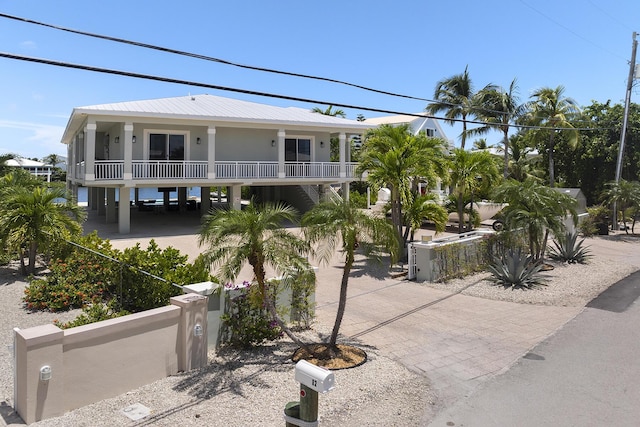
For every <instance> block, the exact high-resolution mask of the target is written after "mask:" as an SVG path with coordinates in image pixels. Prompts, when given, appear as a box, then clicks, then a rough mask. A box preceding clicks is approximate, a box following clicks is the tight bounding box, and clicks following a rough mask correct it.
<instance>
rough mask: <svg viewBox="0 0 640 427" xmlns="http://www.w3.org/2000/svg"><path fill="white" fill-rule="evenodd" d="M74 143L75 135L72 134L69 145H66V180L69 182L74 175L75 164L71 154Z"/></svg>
mask: <svg viewBox="0 0 640 427" xmlns="http://www.w3.org/2000/svg"><path fill="white" fill-rule="evenodd" d="M75 145H76V137H75V136H74V137H73V138H72V139H71V142H70V143H69V145H67V182H70V180H74V179H75V177H76V164H75V159H74V156H73V149H74V147H75ZM67 188H68V187H67ZM76 198H77V197H76Z"/></svg>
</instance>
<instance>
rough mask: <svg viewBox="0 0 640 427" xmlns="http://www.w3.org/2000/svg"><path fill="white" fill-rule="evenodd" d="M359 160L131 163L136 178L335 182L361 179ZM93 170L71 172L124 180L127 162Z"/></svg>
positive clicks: (98, 164)
mask: <svg viewBox="0 0 640 427" xmlns="http://www.w3.org/2000/svg"><path fill="white" fill-rule="evenodd" d="M357 165H358V164H357V163H353V162H349V163H344V164H341V163H337V162H285V163H284V164H283V167H280V164H279V163H278V162H252V161H216V162H215V163H214V164H212V165H210V164H209V163H208V162H206V161H187V160H134V161H132V162H131V179H132V180H134V181H151V182H153V181H159V182H166V181H186V182H189V181H194V182H203V181H211V184H212V185H214V184H215V183H216V182H238V183H241V182H242V181H251V182H259V181H265V182H274V181H279V180H283V179H284V180H290V181H294V180H295V181H313V180H317V181H334V180H354V179H358V176H357V174H356V167H357ZM92 169H93V171H87V170H86V164H85V162H80V163H77V164H76V165H75V168H74V172H73V173H72V175H73V177H74V179H76V180H79V181H87V180H91V179H89V178H88V177H89V176H90V175H91V172H93V178H94V179H93V181H95V182H105V183H106V182H110V183H113V182H117V181H124V180H125V164H124V161H122V160H96V161H95V162H94V164H93V168H92Z"/></svg>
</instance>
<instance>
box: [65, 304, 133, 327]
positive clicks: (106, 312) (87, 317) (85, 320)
mask: <svg viewBox="0 0 640 427" xmlns="http://www.w3.org/2000/svg"><path fill="white" fill-rule="evenodd" d="M115 305H116V304H115V300H111V301H109V303H107V304H104V303H95V304H91V305H88V306H85V307H84V308H83V309H82V314H81V315H79V316H78V317H76V318H75V319H73V320H72V321H70V322H67V323H61V322H60V321H58V320H54V321H53V324H54V325H56V326H57V327H59V328H60V329H69V328H75V327H76V326H82V325H88V324H90V323H95V322H101V321H103V320H107V319H114V318H116V317H120V316H126V315H127V314H130V313H129V312H128V311H124V310H120V311H118V310H117V309H116V308H115Z"/></svg>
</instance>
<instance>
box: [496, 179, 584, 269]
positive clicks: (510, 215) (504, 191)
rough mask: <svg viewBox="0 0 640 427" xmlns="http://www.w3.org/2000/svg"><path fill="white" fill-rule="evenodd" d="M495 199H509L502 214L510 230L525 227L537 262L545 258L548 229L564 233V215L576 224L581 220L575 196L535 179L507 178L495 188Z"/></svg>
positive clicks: (503, 200) (498, 200) (557, 233)
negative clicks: (516, 179)
mask: <svg viewBox="0 0 640 427" xmlns="http://www.w3.org/2000/svg"><path fill="white" fill-rule="evenodd" d="M493 199H494V200H495V201H497V202H503V203H507V206H506V207H505V208H504V209H502V215H503V218H504V223H505V227H506V228H507V229H508V230H516V229H519V228H522V229H524V230H526V232H527V236H528V239H529V252H530V254H531V255H532V257H533V259H534V260H535V261H536V262H542V261H543V257H544V253H545V251H546V248H547V239H548V237H549V233H553V234H554V235H555V236H562V235H564V232H565V224H564V219H565V218H567V217H569V216H570V217H571V218H572V219H573V223H574V224H577V222H578V215H577V213H576V210H575V208H576V205H577V202H576V200H575V199H574V198H573V197H571V196H568V195H566V194H564V193H561V192H559V191H557V190H555V189H553V188H550V187H547V186H545V185H542V184H540V183H538V182H537V181H535V180H532V179H528V180H527V181H525V182H518V181H515V180H509V181H506V182H504V183H503V184H501V185H500V186H499V187H497V188H496V189H495V191H494V194H493Z"/></svg>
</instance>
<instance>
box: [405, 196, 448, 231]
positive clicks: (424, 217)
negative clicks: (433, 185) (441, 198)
mask: <svg viewBox="0 0 640 427" xmlns="http://www.w3.org/2000/svg"><path fill="white" fill-rule="evenodd" d="M436 199H437V196H436V195H435V194H433V193H427V194H419V195H418V194H414V193H412V197H411V200H410V201H409V204H408V206H407V208H406V209H405V211H404V223H405V224H407V225H408V227H406V228H405V231H404V232H405V236H404V240H405V241H407V237H409V236H407V234H410V239H409V240H411V241H413V240H414V234H415V230H418V229H420V227H422V222H423V221H429V222H432V223H433V224H434V225H435V229H436V233H442V232H443V231H445V229H446V226H447V221H448V220H449V213H448V212H447V210H446V209H445V208H444V207H442V206H441V205H439V204H438V203H437V202H436Z"/></svg>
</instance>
